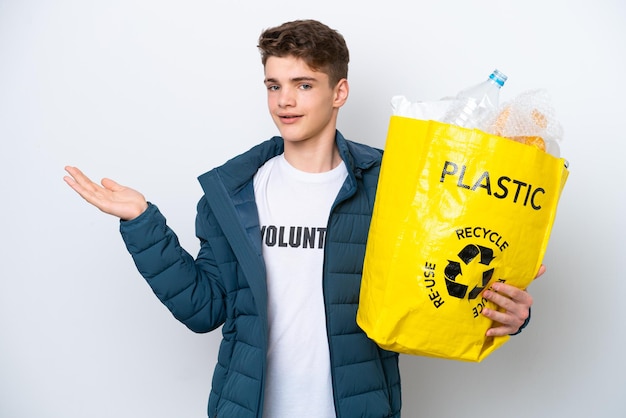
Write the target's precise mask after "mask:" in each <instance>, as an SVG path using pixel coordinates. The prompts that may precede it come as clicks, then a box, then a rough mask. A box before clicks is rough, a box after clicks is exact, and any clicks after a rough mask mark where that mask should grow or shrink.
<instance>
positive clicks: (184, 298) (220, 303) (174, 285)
mask: <svg viewBox="0 0 626 418" xmlns="http://www.w3.org/2000/svg"><path fill="white" fill-rule="evenodd" d="M120 232H121V234H122V238H123V239H124V242H125V244H126V248H127V249H128V251H129V252H130V254H131V255H132V257H133V260H134V262H135V265H136V266H137V269H138V270H139V272H140V273H141V275H142V276H143V277H144V278H145V279H146V281H147V282H148V284H149V285H150V287H151V288H152V290H153V291H154V293H155V295H156V296H157V297H158V298H159V300H161V302H162V303H163V304H164V305H165V306H166V307H167V308H168V309H169V310H170V311H171V312H172V314H173V315H174V316H175V317H176V318H177V319H178V320H179V321H181V322H183V323H184V324H185V325H186V326H187V327H189V328H190V329H192V330H193V331H196V332H207V331H210V330H212V329H214V328H216V327H218V326H219V325H221V323H222V322H223V320H224V311H225V310H224V292H223V288H222V286H221V285H220V284H219V282H218V281H217V280H216V279H215V278H216V277H217V272H216V271H215V269H214V268H213V266H212V265H211V263H208V262H206V260H204V261H203V262H196V260H194V258H193V257H192V256H191V255H190V254H189V253H188V252H187V251H185V250H184V249H183V248H182V247H181V246H180V244H179V241H178V237H177V236H176V234H175V233H174V231H172V230H171V229H170V228H169V227H168V226H167V223H166V219H165V217H164V216H163V215H162V214H161V212H160V211H159V210H158V208H157V207H156V206H155V205H152V204H150V205H149V206H148V209H147V210H146V211H145V212H144V213H143V214H141V215H140V216H139V217H137V218H135V219H133V220H131V221H122V222H120Z"/></svg>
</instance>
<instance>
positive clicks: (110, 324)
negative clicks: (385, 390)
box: [0, 0, 626, 418]
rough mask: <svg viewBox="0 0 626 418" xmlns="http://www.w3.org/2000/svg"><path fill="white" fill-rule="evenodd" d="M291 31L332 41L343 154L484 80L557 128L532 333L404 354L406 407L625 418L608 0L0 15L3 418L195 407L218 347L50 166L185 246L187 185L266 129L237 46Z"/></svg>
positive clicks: (254, 56) (144, 413)
mask: <svg viewBox="0 0 626 418" xmlns="http://www.w3.org/2000/svg"><path fill="white" fill-rule="evenodd" d="M296 18H316V19H319V20H322V21H323V22H325V23H327V24H328V25H330V26H331V27H334V28H336V29H338V30H339V31H340V32H341V33H342V34H343V35H344V36H345V38H346V40H347V42H348V45H349V47H350V50H351V66H350V76H349V80H350V83H351V97H350V100H349V102H348V104H347V105H346V106H345V108H344V109H343V110H342V113H341V116H340V121H339V127H340V129H341V131H342V132H343V133H344V135H345V136H346V137H348V138H350V139H353V140H358V141H360V142H365V143H368V144H371V145H375V146H381V147H382V146H384V140H385V135H386V128H387V121H388V117H389V115H390V105H389V101H390V98H391V97H392V96H394V95H397V94H403V95H406V96H407V97H409V98H410V99H412V100H434V99H438V98H440V97H442V96H446V95H450V94H454V93H456V92H457V91H458V90H460V89H461V88H463V87H466V86H469V85H472V84H475V83H476V82H478V81H481V80H482V79H484V78H485V77H486V76H487V75H488V73H489V72H490V71H491V70H492V69H494V68H496V67H497V68H499V69H501V70H502V71H504V72H505V73H506V74H507V75H508V76H509V81H508V82H507V84H506V86H505V87H504V88H503V90H502V100H508V99H511V98H513V97H514V96H515V95H517V94H519V93H521V92H523V91H525V90H527V89H533V88H547V89H548V91H549V92H550V94H551V97H552V103H553V105H554V107H555V108H556V110H557V116H558V118H559V119H560V121H561V123H562V125H563V127H564V129H565V140H564V142H563V144H562V154H563V156H564V157H566V158H567V159H568V160H569V162H570V169H571V174H570V177H569V180H568V183H567V185H566V187H565V190H564V192H563V195H562V198H561V203H560V206H559V212H558V215H557V219H556V223H555V225H554V228H553V231H552V238H551V241H550V245H549V248H548V252H547V255H546V258H545V264H546V265H547V267H548V272H547V273H546V274H545V275H544V276H543V277H542V278H541V279H540V280H538V281H537V282H535V283H533V284H532V285H531V287H530V291H531V293H532V295H533V296H534V298H535V305H534V307H533V320H532V323H531V325H530V326H529V327H528V329H527V330H526V331H524V333H523V334H521V335H520V336H518V337H515V338H514V339H513V340H512V341H510V342H509V343H508V344H506V345H505V346H504V347H502V348H501V349H499V350H498V351H496V352H495V353H494V354H492V355H491V356H490V357H488V358H487V359H486V360H485V361H484V362H482V363H478V364H475V363H461V362H454V361H445V360H435V359H426V358H418V357H410V356H402V357H401V367H402V373H403V384H404V386H403V396H404V408H403V416H405V417H409V418H413V417H418V416H419V417H427V418H448V417H464V418H471V417H483V416H506V417H509V418H511V417H585V418H586V417H623V416H626V400H625V398H624V394H625V393H626V376H625V374H626V360H625V359H624V346H625V345H626V331H625V322H626V321H625V319H626V314H625V313H624V297H625V296H626V284H625V283H626V278H625V277H624V274H623V273H624V271H623V270H624V262H623V260H624V258H625V257H626V255H625V254H624V251H623V250H624V244H623V239H624V229H625V228H624V217H623V214H624V213H625V212H626V205H625V203H624V200H625V199H624V196H625V192H624V178H625V176H624V153H625V151H626V148H625V145H624V141H625V140H626V138H625V135H624V131H625V129H624V122H625V121H626V118H625V117H624V115H625V111H624V108H625V106H624V103H625V100H626V89H625V88H624V81H623V77H624V75H625V74H626V58H625V54H624V53H625V51H626V48H625V47H626V29H625V24H626V6H625V3H624V2H623V1H622V0H612V1H611V0H598V1H595V2H590V1H588V2H583V1H567V2H566V1H564V0H555V1H544V0H526V1H524V2H522V1H513V0H503V1H500V2H493V1H487V0H479V1H464V0H458V1H452V0H447V1H446V0H440V1H430V2H420V1H410V2H409V1H393V0H390V1H384V2H375V3H374V2H372V3H369V2H339V1H336V0H334V1H327V0H318V1H315V2H294V3H291V2H283V1H252V0H248V1H243V0H242V1H237V0H229V1H199V0H179V1H165V0H152V1H147V0H145V1H144V0H124V1H122V0H109V1H79V0H74V1H71V0H57V1H44V0H41V1H35V0H0V187H1V196H2V204H1V205H0V211H1V212H0V214H1V216H0V222H1V229H0V230H1V231H2V237H1V238H0V245H1V251H0V256H1V257H2V258H1V260H0V417H2V418H32V417H51V418H84V417H90V418H104V417H106V418H109V417H116V418H127V417H133V418H134V417H137V418H142V417H150V418H158V417H168V418H171V417H175V418H180V417H190V418H191V417H203V416H205V414H206V412H205V411H206V402H207V396H208V392H209V388H210V380H211V374H212V370H213V366H214V363H215V359H216V349H217V345H218V342H219V339H220V334H219V332H215V333H212V334H204V335H197V334H193V333H191V332H189V331H188V330H187V329H186V328H185V327H184V326H183V325H181V324H180V323H178V322H176V321H175V320H174V319H173V318H172V317H171V316H170V314H169V313H168V312H167V311H166V309H165V308H164V307H163V306H162V305H161V304H160V303H159V302H158V300H157V299H156V298H155V297H154V296H153V295H152V293H151V291H150V289H149V287H148V286H147V285H146V284H145V282H144V281H143V279H142V278H141V277H140V276H139V274H138V273H137V272H136V270H135V268H134V266H133V264H132V261H131V259H130V257H129V256H128V254H127V253H126V251H125V249H124V246H123V244H122V241H121V238H120V237H119V235H118V232H117V228H118V223H117V220H116V219H114V218H112V217H109V216H106V215H104V214H101V213H100V212H98V211H97V210H96V209H94V208H93V207H91V206H89V205H87V204H86V203H84V202H83V201H82V200H81V199H80V198H79V197H78V196H77V195H75V194H74V192H73V191H72V190H71V189H69V188H68V187H67V186H66V185H65V184H64V183H63V181H62V176H63V174H64V172H63V167H64V165H66V164H71V165H77V166H79V167H81V168H82V169H84V170H85V172H86V173H87V174H88V175H90V176H92V177H93V178H94V179H100V178H101V177H104V176H108V177H111V178H113V179H116V180H118V181H119V182H121V183H123V184H127V185H130V186H132V187H134V188H137V189H139V190H140V191H142V192H143V193H144V194H145V195H146V196H147V198H148V199H149V200H151V201H153V202H155V203H156V204H157V205H158V206H159V207H160V208H161V210H162V211H163V212H164V213H165V214H166V216H167V217H168V221H169V223H170V225H171V226H172V227H173V228H174V229H175V230H176V231H177V232H178V234H179V236H180V239H181V241H182V242H183V244H184V246H185V247H186V248H187V249H188V250H189V251H190V252H192V253H195V252H196V251H197V247H198V244H197V241H196V238H195V236H194V217H195V204H196V202H197V200H198V199H199V198H200V196H201V190H200V187H199V185H198V184H197V181H196V176H198V175H199V174H201V173H203V172H205V171H207V170H209V169H210V168H212V167H214V166H216V165H219V164H222V163H223V162H224V161H225V160H226V159H228V158H230V157H232V156H234V155H236V154H238V153H239V152H242V151H244V150H246V149H248V148H249V147H250V146H252V145H253V144H256V143H257V142H259V141H261V140H264V139H266V138H269V137H270V136H272V135H274V134H276V130H275V127H274V126H273V125H272V123H271V120H270V118H269V116H268V114H267V110H266V104H265V90H264V87H263V85H262V78H263V70H262V66H261V64H260V60H259V55H258V52H257V49H256V40H257V37H258V35H259V33H260V32H261V30H263V29H264V28H266V27H269V26H274V25H277V24H280V23H282V22H284V21H286V20H292V19H296Z"/></svg>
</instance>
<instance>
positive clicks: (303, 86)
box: [300, 83, 313, 90]
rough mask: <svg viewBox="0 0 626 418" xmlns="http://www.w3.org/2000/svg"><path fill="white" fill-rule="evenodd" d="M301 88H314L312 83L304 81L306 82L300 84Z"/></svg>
mask: <svg viewBox="0 0 626 418" xmlns="http://www.w3.org/2000/svg"><path fill="white" fill-rule="evenodd" d="M300 88H301V89H302V90H311V89H312V88H313V86H312V85H311V84H306V83H304V84H300Z"/></svg>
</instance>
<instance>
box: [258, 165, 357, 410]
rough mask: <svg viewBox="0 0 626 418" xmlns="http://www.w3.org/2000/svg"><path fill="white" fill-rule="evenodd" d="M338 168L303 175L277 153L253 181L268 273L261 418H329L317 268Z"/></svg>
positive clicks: (341, 169) (341, 176) (341, 174)
mask: <svg viewBox="0 0 626 418" xmlns="http://www.w3.org/2000/svg"><path fill="white" fill-rule="evenodd" d="M346 176H347V171H346V167H345V164H344V163H343V162H342V163H341V164H340V165H339V166H337V167H336V168H334V169H333V170H331V171H328V172H325V173H307V172H303V171H299V170H297V169H295V168H294V167H292V166H291V165H289V163H288V162H287V161H286V160H285V158H284V156H283V155H279V156H277V157H274V158H272V159H271V160H269V161H268V162H267V163H265V164H264V165H263V166H262V167H261V168H260V169H259V171H258V172H257V174H256V175H255V177H254V192H255V198H256V203H257V207H258V211H259V220H260V224H261V233H262V237H263V258H264V260H265V264H266V268H267V291H268V306H267V309H268V317H269V346H268V353H267V375H266V380H265V401H264V408H263V417H264V418H293V417H298V418H300V417H315V418H327V417H328V418H334V417H335V407H334V401H333V392H332V382H331V375H330V358H329V349H328V336H327V332H326V313H325V308H324V295H323V293H322V266H323V261H324V245H325V239H326V226H327V223H328V216H329V214H330V209H331V206H332V204H333V202H334V201H335V198H336V197H337V193H338V192H339V189H340V188H341V186H342V184H343V182H344V180H345V178H346Z"/></svg>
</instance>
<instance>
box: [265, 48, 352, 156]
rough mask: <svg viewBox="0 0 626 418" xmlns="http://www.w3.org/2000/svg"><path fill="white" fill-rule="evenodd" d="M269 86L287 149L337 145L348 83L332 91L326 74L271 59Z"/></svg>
mask: <svg viewBox="0 0 626 418" xmlns="http://www.w3.org/2000/svg"><path fill="white" fill-rule="evenodd" d="M265 86H266V87H267V104H268V107H269V111H270V114H271V116H272V119H273V120H274V123H275V124H276V126H277V127H278V130H279V131H280V134H281V136H282V137H283V139H284V140H285V146H286V147H287V146H290V145H289V144H304V143H311V142H319V141H333V142H334V140H335V129H336V122H337V114H338V111H339V108H340V107H341V106H343V104H344V103H345V101H346V99H347V97H348V82H347V80H345V79H343V80H341V81H339V83H337V85H336V86H333V87H331V86H330V84H329V80H328V75H327V74H326V73H323V72H320V71H313V70H312V69H311V68H309V66H308V65H307V64H306V63H305V62H304V61H303V60H302V59H299V58H295V57H281V58H279V57H270V58H268V59H267V62H266V63H265Z"/></svg>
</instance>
